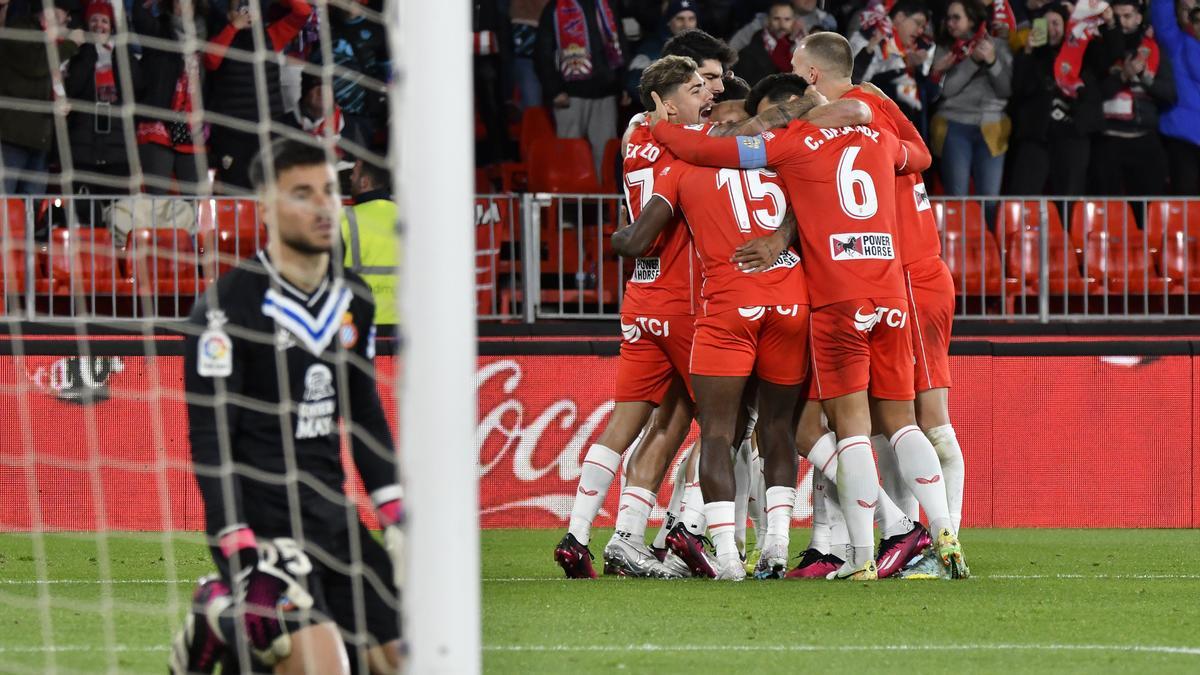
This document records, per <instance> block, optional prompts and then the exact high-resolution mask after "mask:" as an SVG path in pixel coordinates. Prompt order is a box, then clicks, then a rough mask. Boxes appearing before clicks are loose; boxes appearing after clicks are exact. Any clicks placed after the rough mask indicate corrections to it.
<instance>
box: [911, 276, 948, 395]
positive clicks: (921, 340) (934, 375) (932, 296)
mask: <svg viewBox="0 0 1200 675" xmlns="http://www.w3.org/2000/svg"><path fill="white" fill-rule="evenodd" d="M904 276H905V280H906V283H907V284H908V303H909V305H910V306H911V307H912V320H911V321H910V322H909V327H910V329H911V330H912V341H913V355H914V356H915V357H916V359H917V363H916V372H915V373H914V375H915V377H916V388H917V391H926V390H929V389H938V388H940V387H949V386H950V327H951V325H952V324H953V323H954V278H953V277H951V276H950V268H949V267H946V263H945V262H943V261H942V259H941V258H926V259H925V260H919V261H917V262H915V263H913V264H911V265H909V266H907V267H905V268H904Z"/></svg>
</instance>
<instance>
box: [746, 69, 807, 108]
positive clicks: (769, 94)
mask: <svg viewBox="0 0 1200 675" xmlns="http://www.w3.org/2000/svg"><path fill="white" fill-rule="evenodd" d="M806 89H808V83H807V82H805V81H804V78H803V77H800V76H799V75H793V74H792V73H775V74H774V75H768V76H766V77H764V78H763V79H761V80H759V81H758V84H755V85H754V86H753V87H751V88H750V93H749V94H748V95H747V96H746V112H747V113H749V114H750V116H751V117H753V116H755V115H757V114H758V106H760V105H762V101H763V99H766V100H768V101H770V102H771V103H782V102H784V101H786V100H788V98H790V97H791V96H793V95H795V96H803V95H804V91H805V90H806Z"/></svg>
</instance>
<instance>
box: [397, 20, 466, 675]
mask: <svg viewBox="0 0 1200 675" xmlns="http://www.w3.org/2000/svg"><path fill="white" fill-rule="evenodd" d="M387 16H388V22H387V25H388V26H391V27H393V28H394V27H397V26H398V27H399V30H394V29H393V30H391V31H389V36H390V38H389V39H390V41H391V53H392V55H393V57H392V63H394V64H397V67H396V71H395V72H394V73H393V77H392V84H391V87H392V92H391V94H392V95H391V96H390V102H391V125H392V127H391V128H392V134H391V143H392V147H391V151H392V155H391V156H392V157H393V158H397V157H398V158H399V167H396V168H397V169H398V170H395V171H393V172H392V175H393V176H395V178H394V180H395V181H396V183H395V188H396V189H395V192H394V194H396V195H398V201H399V203H400V213H401V219H402V221H401V227H402V232H403V237H402V240H403V248H404V251H403V252H402V253H403V255H402V257H401V258H400V259H401V260H402V263H401V267H402V270H401V279H400V282H401V283H400V293H398V294H397V297H398V302H399V305H400V306H399V309H400V316H401V320H400V324H401V326H402V330H401V332H400V334H401V336H402V337H403V342H402V343H401V344H402V345H403V355H402V357H401V360H400V363H401V364H402V365H401V367H400V368H398V369H397V372H398V373H399V375H398V377H399V378H400V382H399V383H398V388H397V389H398V391H400V392H401V403H400V439H401V443H400V448H401V451H400V452H401V467H402V471H403V472H404V482H405V486H406V487H405V489H406V502H407V509H408V513H409V515H410V518H409V521H408V531H407V549H406V554H407V579H408V583H407V584H406V586H405V588H404V589H403V614H404V616H405V617H406V619H405V620H404V622H403V630H404V635H405V639H406V640H407V642H408V645H409V656H408V663H407V667H408V669H409V671H410V672H414V673H456V674H460V673H461V674H470V673H477V672H479V671H480V668H481V651H480V650H481V616H480V580H479V569H480V568H479V489H478V483H479V479H478V461H477V457H476V453H475V419H476V415H477V406H476V402H475V383H474V376H475V361H476V358H475V353H476V345H475V305H474V302H475V298H474V288H475V277H474V239H473V235H472V234H471V229H470V227H471V225H470V224H471V223H472V222H473V218H472V216H473V213H472V209H473V204H474V200H473V192H472V190H473V187H472V185H473V184H472V183H471V182H470V181H471V176H472V173H471V170H472V167H473V157H474V150H473V148H472V145H471V142H472V138H471V131H470V130H471V128H472V126H471V107H470V106H471V101H472V94H471V81H472V80H471V60H470V59H471V56H470V53H469V49H468V48H467V45H470V44H471V39H470V25H471V15H470V5H468V4H467V3H465V2H444V3H443V2H436V3H435V2H412V1H411V0H389V2H388V6H387ZM430 101H434V102H436V103H435V105H433V106H430V105H428V103H429V102H430Z"/></svg>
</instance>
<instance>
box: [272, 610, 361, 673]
mask: <svg viewBox="0 0 1200 675" xmlns="http://www.w3.org/2000/svg"><path fill="white" fill-rule="evenodd" d="M291 639H292V653H291V655H289V656H288V658H286V659H284V660H283V661H281V662H280V663H279V665H277V666H275V673H276V675H315V674H317V673H320V674H321V675H325V673H329V674H330V675H343V674H345V675H349V673H350V659H349V657H348V656H347V655H346V647H345V645H344V644H343V643H342V638H341V636H340V635H339V634H338V629H337V626H335V625H334V624H332V623H319V624H316V625H312V626H306V627H304V628H301V629H300V630H298V631H296V632H295V633H292V636H291Z"/></svg>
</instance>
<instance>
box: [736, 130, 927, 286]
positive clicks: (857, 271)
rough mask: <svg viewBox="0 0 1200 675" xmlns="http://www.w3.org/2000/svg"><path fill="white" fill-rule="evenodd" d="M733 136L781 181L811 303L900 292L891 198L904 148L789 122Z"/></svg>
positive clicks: (880, 135) (870, 136)
mask: <svg viewBox="0 0 1200 675" xmlns="http://www.w3.org/2000/svg"><path fill="white" fill-rule="evenodd" d="M739 141H740V142H741V143H750V144H752V145H753V144H755V143H759V142H761V143H762V144H763V148H762V150H761V152H763V153H765V158H766V162H767V164H768V165H769V166H771V167H773V168H774V169H775V170H777V171H778V172H779V175H780V176H782V177H783V181H784V183H785V184H786V185H787V189H788V196H789V198H790V199H791V200H792V204H793V209H794V211H795V213H796V220H797V225H798V230H799V235H800V243H801V247H800V250H801V251H802V252H803V253H804V259H805V271H806V272H807V273H808V289H809V295H810V297H811V298H812V306H813V307H822V306H824V305H829V304H833V303H835V302H842V301H843V300H853V299H857V298H884V297H895V298H903V297H905V289H904V277H903V273H902V272H903V270H902V267H901V263H900V257H899V255H898V252H897V250H896V238H897V234H898V233H897V229H898V226H897V224H896V201H895V200H896V170H897V167H900V166H902V165H903V163H904V161H905V159H906V153H905V152H904V150H903V148H902V147H901V146H900V143H899V141H898V140H897V139H896V136H895V135H894V134H892V133H890V132H888V131H884V130H879V129H873V128H871V127H866V126H854V127H842V128H838V129H822V128H818V127H815V126H813V125H811V124H809V123H807V122H804V121H801V120H796V121H793V122H792V123H791V124H789V125H788V127H787V128H786V129H783V130H780V131H775V132H766V133H764V134H762V137H761V139H759V138H758V137H747V138H742V139H739ZM750 151H758V150H756V149H754V148H750Z"/></svg>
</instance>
